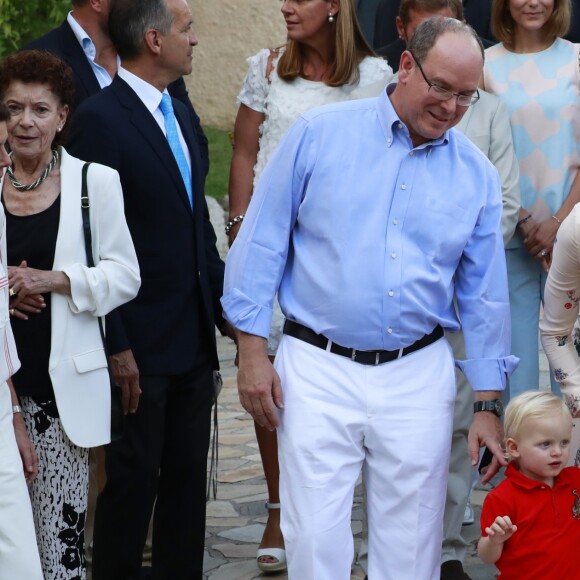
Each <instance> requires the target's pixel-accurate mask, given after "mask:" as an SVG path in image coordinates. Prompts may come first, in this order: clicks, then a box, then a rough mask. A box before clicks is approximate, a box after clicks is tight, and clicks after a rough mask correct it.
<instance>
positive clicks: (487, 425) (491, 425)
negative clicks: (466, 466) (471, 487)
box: [467, 411, 507, 483]
mask: <svg viewBox="0 0 580 580" xmlns="http://www.w3.org/2000/svg"><path fill="white" fill-rule="evenodd" d="M502 443H503V425H502V424H501V421H500V420H499V417H497V416H496V415H495V414H494V413H491V412H489V411H479V412H478V413H475V414H474V416H473V423H472V424H471V428H470V429H469V436H468V438H467V445H468V449H469V457H470V459H471V465H473V466H475V465H477V463H478V461H479V449H480V448H481V447H484V446H485V447H487V448H488V449H489V450H490V452H491V453H492V454H493V459H492V461H491V463H490V465H489V467H488V468H487V470H486V471H485V474H484V476H483V477H482V478H481V482H482V483H487V482H488V481H489V480H490V479H491V478H492V477H493V476H494V475H495V474H496V473H497V472H498V471H499V470H500V467H502V466H505V465H507V461H506V459H505V457H504V456H503V451H502V449H501V445H502Z"/></svg>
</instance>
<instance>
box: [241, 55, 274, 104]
mask: <svg viewBox="0 0 580 580" xmlns="http://www.w3.org/2000/svg"><path fill="white" fill-rule="evenodd" d="M269 56H270V51H269V50H268V49H267V48H264V49H262V50H261V51H260V52H258V54H255V55H254V56H251V57H250V58H248V60H247V63H248V72H247V73H246V78H245V79H244V82H243V83H242V88H241V89H240V94H239V95H238V99H237V103H238V105H241V104H243V105H246V107H249V108H250V109H252V110H254V111H257V112H258V113H264V112H265V111H266V97H267V96H268V80H267V79H266V68H267V66H268V57H269Z"/></svg>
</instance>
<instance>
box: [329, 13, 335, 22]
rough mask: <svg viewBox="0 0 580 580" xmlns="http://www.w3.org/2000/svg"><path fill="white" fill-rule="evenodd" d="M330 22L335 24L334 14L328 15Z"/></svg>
mask: <svg viewBox="0 0 580 580" xmlns="http://www.w3.org/2000/svg"><path fill="white" fill-rule="evenodd" d="M328 22H330V24H332V23H333V22H334V15H333V14H332V12H330V13H329V14H328Z"/></svg>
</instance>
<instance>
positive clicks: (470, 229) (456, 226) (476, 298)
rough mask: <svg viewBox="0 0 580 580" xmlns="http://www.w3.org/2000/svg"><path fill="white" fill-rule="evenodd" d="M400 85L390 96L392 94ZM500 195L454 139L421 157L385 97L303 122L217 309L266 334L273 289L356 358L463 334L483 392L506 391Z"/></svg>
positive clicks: (432, 145)
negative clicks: (436, 332) (441, 331)
mask: <svg viewBox="0 0 580 580" xmlns="http://www.w3.org/2000/svg"><path fill="white" fill-rule="evenodd" d="M393 88H394V85H390V86H389V87H388V91H389V92H390V91H392V90H393ZM501 211H502V200H501V187H500V184H499V178H498V175H497V171H496V170H495V168H494V167H493V166H492V165H491V163H489V161H488V160H487V159H486V158H485V157H484V156H483V155H482V154H481V152H480V151H479V150H478V149H477V148H476V147H475V146H474V145H472V144H471V143H470V142H469V140H468V139H467V138H465V137H464V136H463V135H461V134H460V133H459V132H456V131H454V130H451V131H448V132H446V133H445V134H444V135H443V136H442V137H441V138H440V139H437V140H434V141H430V142H428V143H426V144H424V145H421V146H419V147H416V148H414V147H413V145H412V143H411V139H410V136H409V132H408V130H407V128H406V127H405V125H404V124H403V123H402V122H401V120H400V119H399V117H398V116H397V114H396V112H395V110H394V109H393V106H392V104H391V102H390V99H389V98H388V96H387V91H383V93H382V95H381V96H380V97H378V98H376V99H365V100H359V101H351V102H347V103H340V104H333V105H328V106H325V107H320V108H317V109H314V110H312V111H310V112H308V113H306V114H304V115H303V116H302V117H301V118H300V119H299V120H298V121H297V122H296V123H295V124H294V125H293V126H292V128H291V129H290V130H289V132H288V134H287V135H286V137H285V138H284V140H283V141H282V143H281V145H280V147H279V148H278V150H277V151H276V153H275V154H274V156H273V158H272V160H271V162H270V163H269V165H268V167H267V168H266V170H265V171H264V173H263V176H262V178H261V180H260V183H259V184H258V187H257V189H256V192H255V194H254V197H253V199H252V202H251V203H250V207H249V208H248V212H247V214H246V218H245V220H244V222H243V225H242V228H241V230H240V233H239V235H238V237H237V239H236V242H235V243H234V245H233V247H232V249H231V251H230V254H229V256H228V259H227V264H226V278H225V288H224V296H223V298H222V305H223V307H224V312H225V315H226V317H227V319H228V320H229V321H230V322H231V323H232V324H233V325H234V326H236V327H237V328H239V329H241V330H243V331H245V332H247V333H250V334H254V335H258V336H262V337H267V336H268V331H269V325H270V319H271V314H272V304H273V299H274V296H275V294H276V291H277V290H278V292H279V300H280V305H281V307H282V310H283V312H284V314H285V315H286V317H287V318H290V319H292V320H296V321H298V322H300V323H301V324H304V325H305V326H308V327H309V328H312V329H313V330H314V331H316V332H318V333H320V334H323V335H325V336H327V337H328V338H330V339H331V340H332V341H334V342H336V343H338V344H340V345H343V346H347V347H352V348H356V349H360V350H378V349H386V350H396V349H399V348H401V347H405V346H408V345H410V344H412V343H413V342H415V341H416V340H418V339H419V338H421V337H422V336H423V335H425V334H427V333H429V332H431V331H432V330H433V328H434V327H435V326H436V325H437V324H440V325H441V326H443V328H445V329H446V330H451V331H455V330H458V329H459V327H460V324H459V321H458V319H457V315H456V314H455V309H454V306H453V295H454V291H455V293H456V296H457V303H458V307H459V312H460V316H461V320H462V326H463V330H464V334H465V343H466V352H467V358H468V360H466V361H464V362H459V361H458V363H457V364H458V365H459V366H460V368H461V369H462V370H463V371H464V372H465V374H466V376H467V378H468V380H469V382H470V383H471V385H472V386H473V387H474V389H476V390H500V389H503V388H504V387H505V381H506V377H507V376H508V375H509V374H510V373H511V372H512V371H513V369H514V368H515V366H516V364H517V359H516V358H515V357H512V356H510V355H509V350H510V322H509V303H508V291H507V280H506V267H505V257H504V247H503V239H502V233H501V225H500V223H501Z"/></svg>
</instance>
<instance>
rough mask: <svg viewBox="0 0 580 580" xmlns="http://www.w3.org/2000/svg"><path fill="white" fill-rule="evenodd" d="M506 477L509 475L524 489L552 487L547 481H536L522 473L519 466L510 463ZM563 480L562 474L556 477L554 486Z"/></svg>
mask: <svg viewBox="0 0 580 580" xmlns="http://www.w3.org/2000/svg"><path fill="white" fill-rule="evenodd" d="M505 475H506V477H509V479H510V480H511V482H512V483H513V484H514V485H517V486H518V487H521V488H522V489H545V488H550V486H549V485H548V484H547V483H544V482H543V481H536V480H535V479H530V478H529V477H526V476H525V475H524V474H523V473H521V472H520V471H519V470H518V468H517V467H516V466H515V465H513V464H512V463H510V464H509V465H508V466H507V468H506V470H505ZM560 483H562V482H561V478H560V476H556V477H555V478H554V488H556V487H557V486H558V485H559V484H560Z"/></svg>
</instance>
